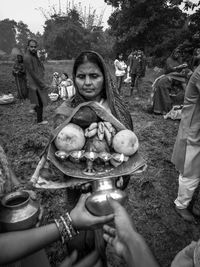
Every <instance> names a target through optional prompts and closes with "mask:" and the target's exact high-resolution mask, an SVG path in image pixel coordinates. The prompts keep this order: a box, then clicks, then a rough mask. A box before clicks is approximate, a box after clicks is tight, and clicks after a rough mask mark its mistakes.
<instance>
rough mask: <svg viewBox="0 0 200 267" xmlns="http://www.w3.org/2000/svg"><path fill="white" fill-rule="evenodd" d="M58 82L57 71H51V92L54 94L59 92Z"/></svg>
mask: <svg viewBox="0 0 200 267" xmlns="http://www.w3.org/2000/svg"><path fill="white" fill-rule="evenodd" d="M59 83H60V76H59V73H58V72H54V73H53V79H52V82H51V88H52V93H56V94H58V93H59V88H58V86H59Z"/></svg>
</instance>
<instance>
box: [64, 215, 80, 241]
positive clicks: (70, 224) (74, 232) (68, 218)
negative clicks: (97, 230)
mask: <svg viewBox="0 0 200 267" xmlns="http://www.w3.org/2000/svg"><path fill="white" fill-rule="evenodd" d="M66 221H67V223H68V225H69V228H70V230H71V232H72V234H73V235H74V236H75V235H78V234H79V231H78V230H76V229H75V228H74V226H73V222H72V218H71V217H70V215H69V213H68V212H67V213H66Z"/></svg>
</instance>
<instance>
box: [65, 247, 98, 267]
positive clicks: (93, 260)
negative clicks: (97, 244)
mask: <svg viewBox="0 0 200 267" xmlns="http://www.w3.org/2000/svg"><path fill="white" fill-rule="evenodd" d="M77 256H78V254H77V252H76V251H74V252H72V254H71V255H70V256H69V257H67V258H66V259H65V260H64V261H63V262H62V264H61V265H60V267H98V266H101V264H100V260H99V254H98V253H97V251H93V252H92V253H90V254H89V255H88V256H86V257H85V258H84V259H82V260H80V261H79V262H78V263H76V264H75V262H76V260H77Z"/></svg>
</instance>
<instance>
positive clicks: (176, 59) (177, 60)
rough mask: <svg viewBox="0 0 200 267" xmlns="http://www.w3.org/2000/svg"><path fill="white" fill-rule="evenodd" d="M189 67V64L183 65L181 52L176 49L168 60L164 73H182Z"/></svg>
mask: <svg viewBox="0 0 200 267" xmlns="http://www.w3.org/2000/svg"><path fill="white" fill-rule="evenodd" d="M187 66H188V65H187V63H183V64H182V57H181V51H180V50H179V49H178V48H176V49H175V50H174V51H173V52H172V54H171V55H170V56H169V57H168V58H167V60H166V65H165V69H164V73H165V74H168V73H171V72H181V71H182V70H183V69H185V68H187Z"/></svg>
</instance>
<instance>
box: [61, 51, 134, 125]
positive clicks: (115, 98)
mask: <svg viewBox="0 0 200 267" xmlns="http://www.w3.org/2000/svg"><path fill="white" fill-rule="evenodd" d="M86 52H89V53H94V54H96V55H97V56H98V57H99V59H100V60H101V62H102V65H103V70H104V88H103V90H104V92H105V94H106V100H107V102H108V106H109V108H110V110H111V113H112V114H113V115H114V116H115V117H116V118H117V119H118V120H119V121H120V122H121V123H122V124H124V126H125V127H126V128H128V129H130V130H133V123H132V119H131V115H130V113H129V111H128V107H127V105H126V103H125V102H124V100H123V99H122V97H121V96H120V95H119V93H118V91H117V88H116V86H115V84H114V82H113V80H112V78H111V74H110V72H109V70H108V68H107V66H106V64H105V62H104V60H103V58H102V57H101V56H100V55H99V54H98V53H96V52H94V51H86ZM73 82H74V85H75V88H76V94H75V96H74V97H73V98H72V99H71V100H70V103H68V105H66V103H65V104H63V105H61V106H60V107H59V108H58V109H57V111H56V113H57V114H61V115H65V116H69V115H70V114H69V110H66V107H67V106H71V107H72V108H75V107H76V106H78V105H79V104H81V103H83V102H86V100H85V99H84V98H83V97H82V96H81V95H80V94H79V92H78V89H77V86H76V83H75V75H73ZM69 104H70V105H69ZM69 108H70V107H69ZM70 112H71V111H70Z"/></svg>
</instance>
